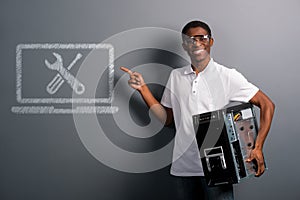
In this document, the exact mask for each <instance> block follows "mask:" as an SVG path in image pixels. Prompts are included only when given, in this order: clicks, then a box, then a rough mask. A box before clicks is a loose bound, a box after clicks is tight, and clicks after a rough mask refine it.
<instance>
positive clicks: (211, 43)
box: [209, 38, 214, 47]
mask: <svg viewBox="0 0 300 200" xmlns="http://www.w3.org/2000/svg"><path fill="white" fill-rule="evenodd" d="M209 45H210V46H211V47H212V46H213V45H214V38H210V40H209Z"/></svg>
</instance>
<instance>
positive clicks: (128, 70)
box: [120, 67, 132, 75]
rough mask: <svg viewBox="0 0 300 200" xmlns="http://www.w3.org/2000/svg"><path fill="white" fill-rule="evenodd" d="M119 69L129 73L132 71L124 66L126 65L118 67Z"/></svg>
mask: <svg viewBox="0 0 300 200" xmlns="http://www.w3.org/2000/svg"><path fill="white" fill-rule="evenodd" d="M120 69H121V70H122V71H124V72H126V73H128V74H129V75H131V74H132V71H131V70H130V69H128V68H126V67H120Z"/></svg>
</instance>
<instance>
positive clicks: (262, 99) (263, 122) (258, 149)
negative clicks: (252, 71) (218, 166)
mask: <svg viewBox="0 0 300 200" xmlns="http://www.w3.org/2000/svg"><path fill="white" fill-rule="evenodd" d="M250 103H252V104H254V105H256V106H258V107H259V108H260V128H259V131H258V135H257V138H256V142H255V148H254V149H253V150H252V152H251V155H250V157H249V158H248V159H247V161H248V162H251V161H252V160H256V161H257V164H258V170H257V173H256V176H260V175H262V174H263V173H264V171H265V165H264V157H263V153H262V149H263V145H264V142H265V139H266V137H267V135H268V132H269V130H270V127H271V123H272V119H273V114H274V110H275V105H274V103H273V102H272V101H271V100H270V98H269V97H268V96H267V95H265V94H264V93H263V92H262V91H260V90H259V91H258V92H257V93H256V94H255V95H254V97H252V98H251V99H250Z"/></svg>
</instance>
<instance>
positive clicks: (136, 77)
mask: <svg viewBox="0 0 300 200" xmlns="http://www.w3.org/2000/svg"><path fill="white" fill-rule="evenodd" d="M120 69H121V70H122V71H124V72H126V73H128V74H129V75H130V79H129V80H128V84H129V85H130V87H132V88H133V89H136V90H138V91H141V90H142V86H143V85H145V82H144V79H143V76H142V75H141V74H140V73H138V72H132V71H131V70H130V69H128V68H126V67H120Z"/></svg>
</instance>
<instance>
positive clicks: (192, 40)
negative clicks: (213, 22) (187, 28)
mask: <svg viewBox="0 0 300 200" xmlns="http://www.w3.org/2000/svg"><path fill="white" fill-rule="evenodd" d="M208 41H209V35H195V36H192V37H187V38H186V43H187V44H196V42H201V43H206V42H208Z"/></svg>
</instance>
